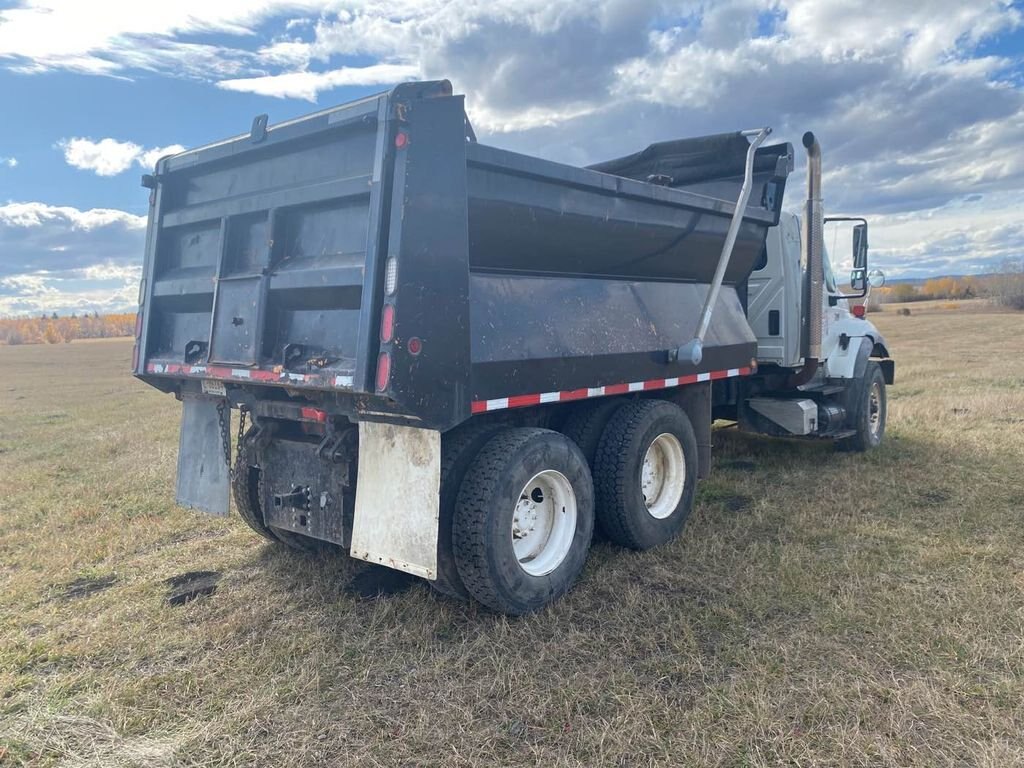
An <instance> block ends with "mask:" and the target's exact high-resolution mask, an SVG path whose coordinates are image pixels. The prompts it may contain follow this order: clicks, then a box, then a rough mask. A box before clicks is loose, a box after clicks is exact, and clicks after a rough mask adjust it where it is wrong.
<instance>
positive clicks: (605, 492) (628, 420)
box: [594, 400, 697, 550]
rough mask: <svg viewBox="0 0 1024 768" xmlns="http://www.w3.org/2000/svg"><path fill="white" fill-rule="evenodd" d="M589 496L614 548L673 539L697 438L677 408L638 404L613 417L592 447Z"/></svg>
mask: <svg viewBox="0 0 1024 768" xmlns="http://www.w3.org/2000/svg"><path fill="white" fill-rule="evenodd" d="M594 477H595V483H594V493H595V497H596V500H597V517H598V520H599V521H600V525H601V528H602V530H604V531H605V533H607V535H608V538H610V539H611V540H612V541H613V542H615V543H616V544H619V545H621V546H623V547H629V548H630V549H641V550H642V549H650V548H651V547H656V546H658V545H659V544H664V543H665V542H667V541H670V540H671V539H673V538H674V537H675V536H676V535H677V534H678V533H679V531H680V530H682V528H683V524H684V523H685V522H686V518H687V517H689V516H690V511H691V510H692V509H693V497H694V491H695V490H696V487H697V438H696V437H695V436H694V434H693V427H692V426H691V424H690V420H689V418H687V416H686V414H685V413H684V412H683V410H682V409H681V408H679V407H678V406H677V405H674V404H673V403H669V402H666V401H665V400H639V401H636V402H632V403H628V404H627V405H625V406H623V408H622V409H621V410H619V411H618V412H616V413H615V415H614V416H613V417H612V419H611V421H609V422H608V426H607V427H606V428H605V431H604V434H603V435H602V436H601V442H600V444H599V446H598V449H597V457H596V459H595V465H594Z"/></svg>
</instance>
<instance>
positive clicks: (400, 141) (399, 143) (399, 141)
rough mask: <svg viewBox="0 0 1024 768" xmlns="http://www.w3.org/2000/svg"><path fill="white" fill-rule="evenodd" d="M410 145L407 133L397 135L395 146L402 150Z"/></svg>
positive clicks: (401, 132)
mask: <svg viewBox="0 0 1024 768" xmlns="http://www.w3.org/2000/svg"><path fill="white" fill-rule="evenodd" d="M408 143H409V134H408V133H406V132H405V131H399V132H398V133H396V134H395V146H396V147H398V148H399V149H401V148H402V147H404V146H406V145H407V144H408Z"/></svg>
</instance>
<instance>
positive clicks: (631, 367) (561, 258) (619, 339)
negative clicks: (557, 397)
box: [468, 146, 775, 405]
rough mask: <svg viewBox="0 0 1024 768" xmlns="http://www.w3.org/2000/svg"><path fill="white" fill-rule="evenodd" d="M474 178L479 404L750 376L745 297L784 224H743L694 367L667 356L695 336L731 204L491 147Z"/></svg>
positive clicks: (756, 214)
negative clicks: (770, 238) (745, 371)
mask: <svg viewBox="0 0 1024 768" xmlns="http://www.w3.org/2000/svg"><path fill="white" fill-rule="evenodd" d="M468 180H469V233H470V271H471V276H470V311H471V314H472V326H473V337H472V360H473V380H472V389H473V401H474V405H475V404H478V403H484V402H487V401H490V400H499V399H502V398H508V397H512V398H515V397H517V396H520V395H529V394H535V393H552V392H555V391H566V390H577V389H593V388H600V387H604V386H608V385H616V384H623V383H629V382H637V381H643V380H650V379H660V378H677V377H685V376H687V375H691V374H698V373H702V372H710V371H723V370H728V369H738V368H743V367H746V366H749V364H750V361H751V359H752V358H753V357H754V354H755V351H756V340H755V338H754V336H753V334H752V333H751V331H750V327H749V326H748V325H747V322H746V319H745V316H744V312H743V307H742V306H741V303H740V301H739V298H738V296H737V293H736V285H737V284H738V283H740V282H741V281H744V280H745V279H746V277H747V275H749V273H750V270H751V268H752V267H753V264H754V263H755V262H756V260H757V259H758V258H759V256H760V253H761V250H762V249H763V247H764V237H765V233H766V231H767V228H768V227H769V226H770V225H771V224H772V223H773V218H774V215H775V214H774V212H772V211H767V210H758V209H754V210H752V211H751V213H750V215H749V216H748V217H746V218H745V219H744V222H743V223H742V225H741V227H740V232H739V237H738V238H737V242H736V247H735V249H734V251H733V255H732V259H731V261H730V264H729V269H728V270H727V272H726V286H725V287H724V288H723V290H722V292H721V294H720V298H719V301H718V304H717V306H716V308H715V313H714V321H713V323H712V327H711V330H710V332H709V335H708V339H707V343H706V349H705V355H704V360H703V361H702V363H701V365H700V366H699V367H694V366H692V365H689V364H687V363H685V362H677V363H671V364H670V363H668V362H667V359H666V351H667V350H669V349H674V348H676V347H678V346H679V345H680V344H682V343H683V342H685V341H688V340H689V339H690V338H691V337H692V335H693V333H694V330H695V329H696V326H697V322H698V319H699V313H700V309H701V306H702V304H703V301H704V297H705V295H706V293H707V290H708V285H709V284H710V282H711V279H712V276H713V273H714V270H715V266H716V264H717V262H718V257H719V255H720V253H721V247H722V242H723V240H724V239H725V233H726V230H727V229H728V226H729V218H730V217H731V215H732V213H733V205H732V204H731V203H729V202H726V201H722V200H716V199H714V198H709V197H704V196H702V195H696V194H693V193H691V192H688V191H685V190H675V189H670V188H665V187H657V186H653V185H650V184H645V183H642V182H639V181H635V180H632V179H625V178H620V177H615V176H610V175H607V174H603V173H598V172H594V171H589V170H586V169H578V168H571V167H568V166H562V165H559V164H556V163H549V162H545V161H540V160H536V159H534V158H527V157H524V156H521V155H516V154H514V153H510V152H503V151H501V150H495V149H493V148H490V147H481V146H470V152H469V173H468ZM529 402H530V401H529V400H525V401H524V403H529Z"/></svg>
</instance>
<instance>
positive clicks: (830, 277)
mask: <svg viewBox="0 0 1024 768" xmlns="http://www.w3.org/2000/svg"><path fill="white" fill-rule="evenodd" d="M821 266H822V268H823V269H824V270H825V288H826V289H828V292H829V293H837V292H838V291H839V288H838V287H837V286H836V276H835V275H834V274H832V260H831V259H830V258H829V257H828V248H827V247H826V245H825V244H824V243H822V244H821Z"/></svg>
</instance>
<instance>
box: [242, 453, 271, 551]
mask: <svg viewBox="0 0 1024 768" xmlns="http://www.w3.org/2000/svg"><path fill="white" fill-rule="evenodd" d="M259 485H260V470H259V468H258V467H254V466H251V465H250V463H249V451H247V450H243V451H242V453H241V454H240V455H239V456H238V458H237V459H236V460H235V466H233V467H232V468H231V495H232V496H234V498H235V509H237V510H238V516H239V517H240V518H242V520H243V521H244V522H245V524H246V525H248V526H249V527H250V528H252V529H253V530H254V531H256V533H258V534H259V535H260V536H262V537H263V538H265V539H267V540H269V541H274V542H276V541H279V539H278V538H277V537H276V536H275V535H274V534H273V533H272V532H271V531H270V529H269V528H267V526H265V525H264V524H263V514H262V512H260V505H259V501H258V499H259Z"/></svg>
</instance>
